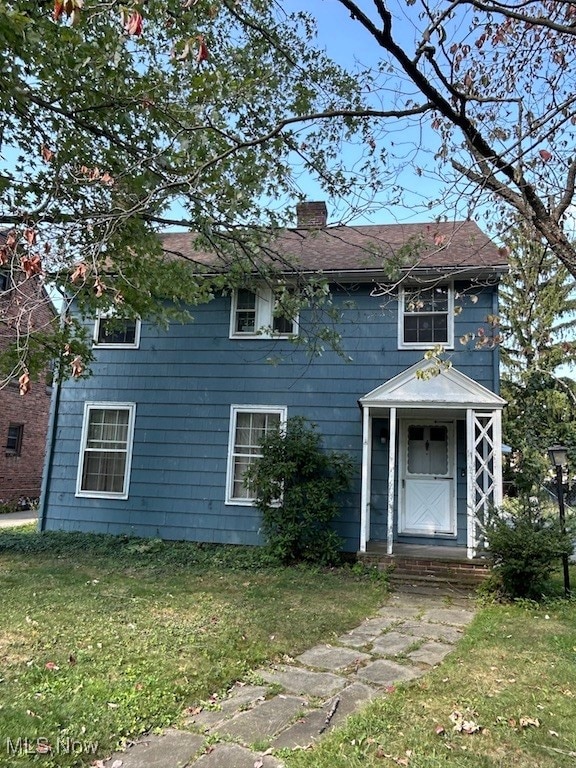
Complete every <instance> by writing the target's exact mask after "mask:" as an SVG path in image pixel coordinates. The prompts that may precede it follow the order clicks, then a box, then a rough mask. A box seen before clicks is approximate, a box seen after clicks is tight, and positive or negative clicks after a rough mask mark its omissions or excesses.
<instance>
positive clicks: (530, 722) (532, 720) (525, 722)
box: [519, 717, 540, 728]
mask: <svg viewBox="0 0 576 768" xmlns="http://www.w3.org/2000/svg"><path fill="white" fill-rule="evenodd" d="M519 722H520V727H521V728H530V726H532V727H534V728H540V720H538V718H537V717H521V718H520V721H519Z"/></svg>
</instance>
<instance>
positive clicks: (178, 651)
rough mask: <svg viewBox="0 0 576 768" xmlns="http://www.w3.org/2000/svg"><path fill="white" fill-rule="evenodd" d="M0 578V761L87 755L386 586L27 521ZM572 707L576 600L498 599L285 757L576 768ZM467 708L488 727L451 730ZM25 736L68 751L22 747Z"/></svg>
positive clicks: (360, 605)
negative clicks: (446, 650) (408, 674)
mask: <svg viewBox="0 0 576 768" xmlns="http://www.w3.org/2000/svg"><path fill="white" fill-rule="evenodd" d="M573 570H574V569H573ZM575 576H576V574H574V573H573V574H572V577H573V583H576V578H574V577H575ZM0 589H1V590H2V596H3V601H2V614H1V616H2V632H1V634H0V660H1V663H2V668H1V671H0V677H1V678H2V682H0V707H1V711H0V765H2V768H19V767H20V766H23V765H29V764H38V765H42V766H49V767H50V768H56V766H57V767H58V768H71V767H72V766H77V767H78V768H79V767H80V766H87V765H89V764H90V762H91V761H92V760H94V758H95V757H98V756H100V757H103V756H105V755H106V754H109V752H110V751H111V750H112V749H113V748H114V747H115V746H116V744H117V743H118V742H121V741H122V739H129V738H132V737H134V736H136V735H138V734H139V733H142V732H144V731H148V730H153V729H156V728H161V727H162V726H165V725H168V724H176V725H178V724H179V723H181V718H182V714H183V712H184V710H185V708H186V707H187V706H189V705H193V704H195V703H198V702H200V701H202V700H206V699H208V698H209V697H210V696H211V695H212V694H213V693H219V692H222V691H223V690H225V689H226V688H227V687H228V686H230V685H231V683H233V682H234V681H235V680H237V679H242V678H244V679H250V678H251V672H252V671H253V670H255V669H257V668H258V666H260V665H262V664H263V663H266V661H272V660H278V659H282V657H283V656H284V654H290V655H293V654H295V653H298V652H299V651H301V650H304V649H305V648H308V647H311V646H312V645H314V644H315V643H317V642H330V641H331V640H332V639H333V638H334V636H335V635H337V634H340V633H341V632H343V631H345V630H346V629H349V628H351V627H353V626H356V625H357V624H358V623H359V622H360V621H361V619H362V618H364V617H365V616H367V615H370V614H371V613H373V612H374V609H375V608H376V607H377V606H378V605H380V604H381V602H382V601H383V598H384V587H383V585H382V583H381V582H379V581H378V580H375V579H373V578H371V577H370V574H369V573H366V572H362V571H359V572H358V573H355V572H354V570H353V569H350V568H345V569H334V570H320V569H317V570H315V569H310V568H293V569H288V568H278V567H273V566H272V565H271V564H270V563H269V562H267V560H266V558H265V556H264V553H263V551H262V550H257V549H242V548H227V547H210V546H207V547H202V546H198V545H191V544H178V543H173V544H166V543H163V542H160V541H141V540H135V539H121V538H114V537H105V536H86V535H80V534H44V535H38V534H36V533H34V532H32V531H22V530H21V529H20V530H18V531H16V532H11V531H3V532H0ZM556 591H557V592H559V591H561V583H560V581H558V582H557V584H556ZM575 706H576V602H575V601H562V600H557V599H550V600H549V601H548V602H545V603H543V604H541V605H538V604H536V603H532V602H528V601H524V602H519V603H516V604H513V605H506V604H489V603H487V604H485V605H484V607H482V608H481V609H480V610H479V611H478V614H477V616H476V618H475V620H474V622H473V623H472V625H471V626H470V627H469V628H468V630H467V631H466V634H465V636H464V638H463V640H462V641H461V643H460V644H459V645H458V646H457V648H456V650H455V651H454V652H453V653H452V654H450V655H449V656H448V657H447V658H446V660H445V661H444V662H443V663H442V665H441V666H440V667H438V669H436V670H432V671H430V672H429V673H428V674H427V675H426V676H424V677H423V678H420V679H419V680H418V681H415V682H413V683H410V684H406V685H403V686H398V687H397V689H396V690H395V691H391V692H389V693H388V694H387V695H386V696H384V697H382V698H379V699H378V700H376V701H374V702H372V703H371V704H369V705H368V706H367V707H366V708H364V709H363V710H361V711H360V712H359V713H358V714H356V715H355V716H353V717H352V718H349V719H348V720H347V722H346V724H345V726H344V727H342V728H339V729H335V730H334V731H333V732H331V733H328V734H327V735H326V737H325V738H324V739H323V740H322V741H320V742H319V743H318V744H317V745H316V746H315V747H314V748H313V749H310V750H304V751H295V752H290V753H284V754H282V757H283V759H284V761H285V763H286V766H287V768H356V767H358V768H360V766H362V768H375V767H376V766H378V768H393V767H394V766H397V765H401V766H402V765H404V766H410V768H439V767H440V766H442V768H497V767H498V768H565V766H567V765H572V764H576V718H574V708H575ZM456 712H458V713H460V714H461V715H462V720H465V721H467V722H469V723H473V724H475V725H476V726H478V730H477V731H476V732H475V733H467V732H466V730H471V728H468V729H466V730H464V731H457V730H454V714H453V713H456ZM451 715H452V719H451ZM19 738H20V739H21V740H25V739H27V740H28V742H29V743H30V744H31V745H32V747H33V748H35V747H36V746H37V744H38V743H40V745H42V744H43V743H44V742H43V741H42V739H44V740H45V741H46V742H47V743H50V744H51V745H52V746H54V745H60V746H61V749H60V753H59V754H55V752H54V751H53V752H52V753H49V754H42V755H38V754H36V755H32V754H30V755H20V756H18V755H17V754H10V750H9V749H8V746H9V744H8V741H7V740H8V739H9V740H10V744H11V745H17V743H18V739H19ZM37 739H40V742H37V741H36V740H37ZM68 740H70V741H68ZM96 742H98V745H99V747H98V753H97V754H96V755H93V754H90V745H91V744H93V743H96ZM67 745H68V746H71V752H73V754H66V753H65V749H66V747H67Z"/></svg>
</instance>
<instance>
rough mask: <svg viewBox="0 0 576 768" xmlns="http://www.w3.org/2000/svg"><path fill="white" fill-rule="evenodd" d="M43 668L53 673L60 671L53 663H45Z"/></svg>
mask: <svg viewBox="0 0 576 768" xmlns="http://www.w3.org/2000/svg"><path fill="white" fill-rule="evenodd" d="M44 666H45V668H46V669H50V670H54V671H58V670H59V669H60V667H59V666H58V665H57V664H55V663H54V662H53V661H47V662H46V664H44Z"/></svg>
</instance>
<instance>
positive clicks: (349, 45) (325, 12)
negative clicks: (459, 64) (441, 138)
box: [281, 0, 466, 224]
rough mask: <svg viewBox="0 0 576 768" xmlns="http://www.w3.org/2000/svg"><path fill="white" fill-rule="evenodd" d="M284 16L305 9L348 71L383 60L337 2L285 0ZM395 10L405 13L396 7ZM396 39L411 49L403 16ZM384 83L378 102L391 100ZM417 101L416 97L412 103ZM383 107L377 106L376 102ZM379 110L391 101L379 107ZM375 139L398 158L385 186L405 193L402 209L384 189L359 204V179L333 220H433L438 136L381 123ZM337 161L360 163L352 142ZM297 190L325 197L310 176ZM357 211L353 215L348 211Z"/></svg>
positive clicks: (411, 33)
mask: <svg viewBox="0 0 576 768" xmlns="http://www.w3.org/2000/svg"><path fill="white" fill-rule="evenodd" d="M281 5H282V8H283V9H284V10H286V12H287V13H289V12H291V11H301V10H304V11H307V12H308V13H310V14H311V15H312V16H313V17H314V18H315V19H316V21H317V27H318V45H319V47H322V48H324V49H325V50H326V52H327V53H328V54H329V55H330V57H331V58H333V59H334V60H335V61H336V62H337V63H339V64H341V65H343V66H345V67H347V68H349V69H352V68H358V67H359V68H361V69H362V68H369V67H376V66H377V65H378V64H379V63H380V61H381V60H382V51H381V49H380V47H379V46H378V44H377V43H376V41H375V40H374V39H373V38H372V37H371V35H370V34H369V33H368V32H366V31H365V30H364V28H363V27H362V25H361V24H360V23H359V22H357V21H354V20H352V19H351V18H350V14H349V13H348V11H347V10H346V9H345V8H344V7H343V6H342V5H341V4H340V3H339V2H336V0H308V1H306V0H300V1H298V0H288V1H286V2H282V3H281ZM364 5H365V7H366V9H367V11H368V12H369V13H370V14H371V15H372V16H373V17H374V11H373V3H372V2H370V3H365V4H364ZM398 9H399V10H398V12H399V13H404V12H403V11H402V8H401V7H400V6H398ZM395 30H396V31H395V36H396V37H397V39H398V40H399V41H400V42H403V43H404V44H405V45H406V48H407V49H408V50H409V49H413V48H414V39H415V27H414V25H413V24H412V22H411V21H410V19H409V18H408V16H407V15H406V14H404V15H403V17H402V16H401V17H399V18H397V19H396V21H395ZM386 85H387V86H388V87H389V88H390V91H389V92H386V91H384V92H383V94H382V95H381V97H380V98H381V99H382V98H386V96H390V98H392V97H393V95H394V94H393V91H394V88H393V81H392V80H390V79H389V80H388V82H387V83H386ZM417 100H418V99H417ZM381 103H382V102H381ZM383 106H384V108H386V107H388V108H389V107H390V106H391V103H388V104H386V102H384V103H383ZM381 126H382V127H381V130H380V135H375V138H376V143H377V151H380V150H381V149H382V148H385V149H386V150H388V151H389V152H390V153H391V155H392V154H394V155H396V156H397V157H398V158H402V157H404V158H405V159H403V160H402V159H398V160H397V161H396V166H397V169H398V170H397V171H395V172H394V173H391V176H390V183H393V181H395V180H397V179H398V180H400V181H401V183H402V186H403V188H404V190H405V195H406V200H405V203H404V204H403V205H389V204H388V195H387V190H386V189H385V188H383V189H382V193H381V195H379V196H378V197H375V198H374V199H373V200H371V202H370V204H367V203H366V201H365V200H363V199H362V198H363V195H364V194H365V186H364V185H363V184H362V182H361V180H359V184H358V191H359V195H358V197H352V198H350V199H349V200H346V201H335V200H333V201H330V208H331V214H332V219H333V220H338V219H340V218H344V219H345V221H346V223H352V222H353V223H357V224H359V223H391V222H396V221H430V220H433V219H434V217H435V216H441V215H443V214H445V213H446V209H445V207H443V206H441V207H437V208H432V209H430V208H429V207H428V203H429V201H430V200H431V199H433V198H434V197H435V196H436V195H437V194H438V193H439V190H440V185H439V183H438V182H437V180H435V179H432V178H430V177H427V176H426V169H427V168H428V169H429V170H431V168H432V165H433V162H432V160H433V155H434V152H435V151H436V148H437V147H438V143H439V142H438V138H437V136H436V135H435V133H434V132H433V131H432V130H431V129H430V128H426V126H424V127H423V128H422V129H420V128H418V127H416V126H415V127H413V128H411V129H409V130H406V128H405V126H403V127H402V128H400V129H399V125H398V124H394V123H393V122H388V123H387V124H386V128H385V129H384V128H383V126H384V123H381ZM416 146H418V147H426V148H428V151H427V154H425V155H423V154H421V153H420V154H419V156H418V158H417V161H416V160H415V158H416V153H415V149H414V148H415V147H416ZM342 157H343V158H344V161H345V163H346V165H347V166H348V167H349V168H350V169H351V170H353V169H354V168H355V167H357V166H358V165H359V163H358V150H357V148H355V147H354V146H353V145H352V144H350V145H343V146H342ZM415 162H417V163H418V164H419V165H420V166H421V167H422V168H423V169H424V171H425V173H424V175H423V176H419V175H418V174H417V172H416V169H415ZM300 187H301V189H302V190H303V192H304V193H305V194H306V196H307V198H308V199H314V200H318V199H324V198H325V197H326V195H325V193H324V192H323V191H322V189H321V187H320V185H319V184H318V183H317V182H316V181H315V180H314V179H313V178H312V177H311V176H310V175H307V176H305V177H302V178H300ZM351 209H357V210H358V213H355V212H353V211H351ZM457 216H458V218H465V217H466V204H465V203H461V207H460V209H459V210H458V212H457Z"/></svg>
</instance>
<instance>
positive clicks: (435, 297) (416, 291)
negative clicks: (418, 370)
mask: <svg viewBox="0 0 576 768" xmlns="http://www.w3.org/2000/svg"><path fill="white" fill-rule="evenodd" d="M453 301H454V299H453V291H452V287H451V286H447V285H437V286H434V287H433V288H412V287H409V288H402V289H401V290H400V312H399V346H400V347H418V348H424V347H428V346H430V345H431V344H442V345H444V346H445V347H452V346H453V343H454V323H453V319H454V308H453Z"/></svg>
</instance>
